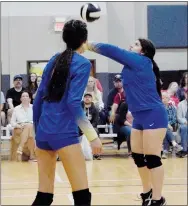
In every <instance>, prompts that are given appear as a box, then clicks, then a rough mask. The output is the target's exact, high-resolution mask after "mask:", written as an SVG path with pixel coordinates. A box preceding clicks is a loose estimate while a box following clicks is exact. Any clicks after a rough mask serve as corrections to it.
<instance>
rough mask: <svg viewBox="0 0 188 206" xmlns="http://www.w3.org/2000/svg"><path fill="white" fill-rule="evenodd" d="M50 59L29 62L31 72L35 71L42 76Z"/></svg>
mask: <svg viewBox="0 0 188 206" xmlns="http://www.w3.org/2000/svg"><path fill="white" fill-rule="evenodd" d="M47 63H48V61H44V62H29V74H31V73H35V74H36V75H37V76H42V74H43V71H44V68H45V67H46V64H47Z"/></svg>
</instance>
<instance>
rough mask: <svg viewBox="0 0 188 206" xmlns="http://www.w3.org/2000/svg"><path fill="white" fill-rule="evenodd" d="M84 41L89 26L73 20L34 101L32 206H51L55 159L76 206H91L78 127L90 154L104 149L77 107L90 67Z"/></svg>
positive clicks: (69, 23)
mask: <svg viewBox="0 0 188 206" xmlns="http://www.w3.org/2000/svg"><path fill="white" fill-rule="evenodd" d="M87 36H88V31H87V26H86V24H85V23H83V22H82V21H79V20H71V21H68V22H67V23H66V24H65V25H64V28H63V36H62V37H63V40H64V42H65V43H66V49H65V51H64V52H62V53H58V54H56V55H55V56H53V57H52V58H51V59H50V61H49V62H48V64H47V66H46V68H45V70H44V73H43V76H42V81H41V84H40V86H39V88H38V91H37V95H36V98H35V100H34V104H33V112H34V114H33V118H34V125H35V132H36V146H37V149H36V154H37V162H38V170H39V190H38V193H37V196H36V199H35V200H34V202H33V204H32V205H51V203H52V202H53V193H54V178H55V167H56V157H57V154H58V156H59V157H60V159H61V161H62V163H63V166H64V168H65V171H66V173H67V176H68V179H69V181H70V184H71V187H72V194H73V198H74V204H75V205H90V204H91V193H90V191H89V189H88V181H87V174H86V165H85V160H84V156H83V153H82V150H81V146H80V144H79V133H78V126H79V128H80V129H81V130H82V131H83V133H84V134H85V136H86V137H87V138H88V140H89V141H90V143H91V147H92V150H93V153H94V154H100V153H101V146H102V145H101V142H100V140H99V138H98V135H97V133H96V131H95V129H94V128H93V127H92V125H91V123H90V122H89V120H88V118H87V117H86V115H85V114H84V111H83V109H82V107H81V100H82V96H83V93H84V90H85V88H86V85H87V83H88V78H89V75H90V69H91V63H90V61H89V60H88V59H86V58H85V57H83V56H81V55H80V53H82V52H83V51H84V50H83V45H84V44H85V43H86V41H87Z"/></svg>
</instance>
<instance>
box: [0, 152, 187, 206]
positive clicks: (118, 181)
mask: <svg viewBox="0 0 188 206" xmlns="http://www.w3.org/2000/svg"><path fill="white" fill-rule="evenodd" d="M162 161H163V163H164V168H165V181H164V188H163V195H164V196H165V197H166V200H167V205H187V158H184V159H179V158H176V157H173V158H169V159H166V160H162ZM86 163H87V170H88V179H89V186H90V190H91V192H92V193H93V199H92V205H141V202H140V200H139V199H138V198H137V194H139V193H140V192H141V190H142V187H141V181H140V179H139V176H138V172H137V169H136V166H135V165H134V163H133V160H132V158H128V157H126V156H125V155H116V156H115V157H112V156H105V157H103V159H102V160H94V161H90V162H86ZM37 186H38V177H37V163H36V162H26V163H19V162H9V161H2V163H1V204H2V205H31V203H32V201H33V200H34V197H35V195H36V191H37ZM53 205H72V196H71V188H70V185H69V183H68V180H67V177H66V174H65V171H64V169H63V166H62V164H61V162H57V168H56V178H55V197H54V202H53Z"/></svg>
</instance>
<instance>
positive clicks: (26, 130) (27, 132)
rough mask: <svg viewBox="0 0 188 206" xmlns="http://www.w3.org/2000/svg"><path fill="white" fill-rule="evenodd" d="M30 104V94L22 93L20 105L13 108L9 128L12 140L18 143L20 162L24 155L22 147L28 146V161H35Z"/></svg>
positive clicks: (31, 108) (31, 106)
mask: <svg viewBox="0 0 188 206" xmlns="http://www.w3.org/2000/svg"><path fill="white" fill-rule="evenodd" d="M30 102H31V94H29V92H27V91H23V92H22V94H21V104H20V105H18V106H16V107H15V108H14V111H13V114H12V118H11V126H12V128H14V131H13V140H14V141H15V142H19V146H18V149H17V157H18V160H19V161H21V159H22V155H23V153H24V146H25V144H28V149H29V157H30V158H29V159H30V160H35V141H34V128H33V105H32V104H30Z"/></svg>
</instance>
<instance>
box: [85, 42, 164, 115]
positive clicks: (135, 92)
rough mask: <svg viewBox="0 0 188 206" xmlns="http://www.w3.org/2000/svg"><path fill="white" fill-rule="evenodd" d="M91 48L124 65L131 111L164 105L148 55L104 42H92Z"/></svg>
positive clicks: (125, 89)
mask: <svg viewBox="0 0 188 206" xmlns="http://www.w3.org/2000/svg"><path fill="white" fill-rule="evenodd" d="M89 49H90V50H91V51H94V52H96V53H99V54H101V55H104V56H106V57H109V58H111V59H113V60H115V61H117V62H118V63H120V64H122V65H124V68H123V70H122V78H123V88H124V91H125V94H126V101H127V104H128V107H129V110H130V111H131V112H137V111H142V110H148V109H153V108H155V107H156V106H159V105H162V106H163V103H162V101H161V98H160V96H159V94H158V92H157V88H156V78H155V74H154V72H153V64H152V61H151V60H150V59H149V58H148V57H146V56H143V55H140V54H138V53H135V52H131V51H126V50H124V49H121V48H119V47H117V46H113V45H110V44H103V43H92V44H91V47H90V48H89Z"/></svg>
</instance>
